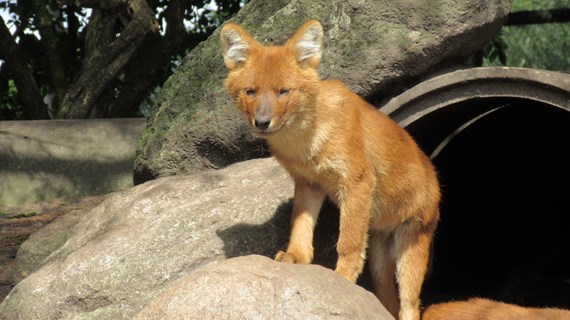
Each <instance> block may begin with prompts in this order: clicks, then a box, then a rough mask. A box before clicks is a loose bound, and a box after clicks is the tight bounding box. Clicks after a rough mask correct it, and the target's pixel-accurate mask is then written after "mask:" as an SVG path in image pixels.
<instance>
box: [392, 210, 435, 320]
mask: <svg viewBox="0 0 570 320" xmlns="http://www.w3.org/2000/svg"><path fill="white" fill-rule="evenodd" d="M436 225H437V218H435V219H434V220H433V221H431V222H424V221H418V220H410V221H407V222H405V223H404V224H403V225H401V226H399V227H398V228H396V230H395V231H394V249H395V253H396V279H397V281H398V288H399V293H400V313H399V319H400V320H419V319H420V291H421V289H422V284H423V282H424V278H425V275H426V271H427V266H428V262H429V254H430V245H431V240H432V237H433V233H434V231H435V227H436Z"/></svg>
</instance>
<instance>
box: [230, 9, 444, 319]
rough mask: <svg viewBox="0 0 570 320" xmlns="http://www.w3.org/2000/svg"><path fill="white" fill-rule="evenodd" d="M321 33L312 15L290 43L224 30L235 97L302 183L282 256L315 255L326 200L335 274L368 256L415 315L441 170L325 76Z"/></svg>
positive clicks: (346, 272) (388, 292) (381, 293)
mask: <svg viewBox="0 0 570 320" xmlns="http://www.w3.org/2000/svg"><path fill="white" fill-rule="evenodd" d="M322 38H323V30H322V27H321V25H320V23H319V22H318V21H314V20H313V21H309V22H307V23H305V24H304V25H303V26H301V28H300V29H299V30H298V31H297V32H296V33H295V34H294V35H293V36H292V37H291V39H289V41H288V42H287V43H286V44H285V45H284V46H263V45H261V44H259V43H258V42H256V41H255V40H254V39H253V38H252V37H251V36H250V35H249V34H248V33H247V32H246V31H245V30H244V29H242V28H241V27H240V26H238V25H235V24H227V25H225V26H224V28H223V29H222V32H221V40H222V48H223V52H224V62H225V64H226V66H227V68H228V70H229V74H228V78H227V80H226V85H227V88H228V90H229V92H230V93H231V96H232V98H233V101H234V103H235V105H236V106H237V107H238V108H239V109H240V110H241V111H242V112H243V114H244V115H245V117H246V119H247V121H248V123H249V124H250V125H251V127H252V130H253V132H254V133H255V134H257V135H259V136H261V137H263V138H264V139H266V140H267V143H268V144H269V146H270V148H271V151H272V153H273V155H274V156H275V157H276V159H277V160H278V161H279V162H280V163H281V164H282V165H283V167H285V169H287V171H288V172H289V173H290V175H291V177H292V178H293V180H294V182H295V200H294V206H293V213H292V217H291V226H292V228H291V237H290V240H289V245H288V248H287V250H286V251H285V252H279V253H277V255H276V258H275V259H276V260H278V261H285V262H290V263H310V262H311V261H312V258H313V230H314V226H315V223H316V221H317V217H318V214H319V210H320V208H321V204H322V202H323V199H324V198H325V196H328V197H330V199H332V200H333V201H334V202H335V203H336V204H337V205H338V206H339V208H340V235H339V239H338V245H337V251H338V254H339V258H338V262H337V266H336V272H338V273H339V274H341V275H342V276H344V277H345V278H346V279H348V280H349V281H352V282H355V281H356V279H357V278H358V276H359V275H360V273H361V272H362V268H363V265H364V260H365V257H366V255H367V253H368V259H369V260H370V265H371V272H372V279H373V283H374V289H375V293H376V295H377V296H378V298H379V299H380V300H381V301H382V303H383V304H384V305H385V306H386V308H388V310H389V311H390V312H391V313H392V314H393V315H394V316H396V317H399V318H400V319H402V320H412V319H413V320H418V319H419V306H420V301H419V295H420V290H421V286H422V283H423V280H424V276H425V273H426V267H427V264H428V257H429V247H430V243H431V239H432V236H433V233H434V230H435V228H436V225H437V222H438V219H439V210H438V205H439V200H440V191H439V184H438V180H437V177H436V173H435V170H434V168H433V166H432V164H431V162H430V160H429V159H428V158H427V157H426V156H425V155H424V153H423V152H422V151H421V150H420V149H419V148H418V146H417V145H416V143H415V142H414V141H413V139H412V138H411V137H410V135H409V134H408V133H407V132H406V131H404V130H403V129H402V128H400V127H399V126H398V125H397V124H396V123H395V122H394V121H392V120H391V119H390V118H389V117H387V116H386V115H384V114H382V113H380V112H379V111H378V110H377V109H376V108H374V107H373V106H371V105H370V104H368V103H367V102H365V101H364V100H363V99H361V98H360V97H359V96H358V95H356V94H355V93H353V92H351V91H350V90H349V89H348V88H347V87H346V86H344V85H343V84H342V83H341V82H340V81H334V80H319V78H318V75H317V71H316V67H317V65H318V64H319V62H320V57H321V42H322ZM396 280H397V282H396Z"/></svg>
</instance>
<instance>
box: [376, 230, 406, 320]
mask: <svg viewBox="0 0 570 320" xmlns="http://www.w3.org/2000/svg"><path fill="white" fill-rule="evenodd" d="M368 265H369V268H370V277H371V280H372V286H373V289H374V293H375V294H376V297H377V298H378V300H380V302H382V305H384V307H385V308H386V309H387V310H388V311H389V312H390V313H391V314H392V315H393V316H394V318H396V319H397V318H398V313H399V311H400V301H399V300H398V288H397V287H396V261H395V257H394V253H393V251H392V239H391V238H390V235H389V234H385V233H380V232H371V233H370V240H369V247H368Z"/></svg>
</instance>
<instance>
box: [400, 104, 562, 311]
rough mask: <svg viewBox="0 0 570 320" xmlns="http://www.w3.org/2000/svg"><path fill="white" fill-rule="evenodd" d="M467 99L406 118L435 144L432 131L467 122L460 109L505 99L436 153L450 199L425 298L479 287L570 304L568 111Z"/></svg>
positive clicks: (539, 302)
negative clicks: (419, 115)
mask: <svg viewBox="0 0 570 320" xmlns="http://www.w3.org/2000/svg"><path fill="white" fill-rule="evenodd" d="M461 104H462V105H458V106H456V107H457V108H454V107H448V108H444V109H441V110H440V111H435V112H433V113H431V114H429V115H427V116H425V117H423V118H422V119H419V120H417V121H416V122H414V123H412V124H410V125H409V126H408V127H407V128H406V129H407V130H408V131H409V132H410V133H411V134H412V136H414V138H415V139H416V141H417V142H418V144H420V146H421V147H422V148H423V149H424V151H426V153H427V154H431V153H432V151H433V150H434V149H435V148H436V147H437V145H438V144H439V142H441V135H439V138H438V139H439V140H437V141H435V140H433V137H434V135H433V134H430V132H431V131H433V130H435V131H437V130H440V131H441V130H442V129H441V128H449V127H450V126H452V127H455V128H458V127H460V126H461V124H463V123H465V122H466V121H465V119H464V118H465V117H464V115H463V114H462V113H461V111H460V110H469V109H471V110H474V109H476V108H477V106H482V107H481V110H491V109H493V108H495V107H499V106H500V107H501V108H498V109H497V110H495V111H493V112H490V113H488V114H487V115H486V116H484V117H481V118H479V119H478V120H477V121H475V122H473V123H472V124H471V125H469V126H468V127H466V128H464V129H463V130H462V131H461V132H460V133H458V134H457V135H456V136H455V137H454V138H453V139H452V140H450V141H449V143H448V144H447V145H445V147H444V148H443V149H441V152H440V153H439V154H438V155H437V157H435V158H434V159H433V161H434V164H435V166H436V167H437V170H438V174H439V177H440V182H441V185H442V192H443V201H442V204H441V220H440V224H439V227H438V230H437V232H436V238H435V240H434V247H433V249H434V250H433V254H432V257H433V261H432V270H431V273H430V275H429V278H427V280H426V283H425V286H424V290H423V297H422V300H423V304H424V305H429V304H431V303H434V302H440V301H449V300H451V299H453V300H461V299H467V298H470V297H475V296H478V297H485V298H491V299H496V300H500V301H504V302H508V303H516V304H519V305H523V306H536V307H546V306H555V307H562V308H567V309H570V112H568V111H566V110H563V109H560V108H557V107H554V106H551V105H546V104H543V103H540V102H536V101H530V100H523V99H513V98H511V99H508V98H501V99H478V100H473V101H468V102H462V103H461ZM454 110H455V111H454ZM470 116H473V114H472V115H470ZM457 119H459V120H457ZM446 130H447V131H449V130H448V129H446ZM435 136H438V135H435ZM430 137H431V139H432V140H430Z"/></svg>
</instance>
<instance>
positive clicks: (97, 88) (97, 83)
mask: <svg viewBox="0 0 570 320" xmlns="http://www.w3.org/2000/svg"><path fill="white" fill-rule="evenodd" d="M128 11H129V12H131V13H132V18H131V20H130V21H129V22H128V24H127V25H126V26H125V28H124V29H123V31H122V32H121V34H120V36H119V37H118V38H116V39H115V40H114V41H112V42H111V43H110V44H109V45H107V46H104V47H103V48H102V49H99V50H97V52H96V53H95V54H94V55H93V58H92V59H89V63H88V64H86V65H85V66H84V67H83V68H82V72H81V75H80V76H79V78H78V79H77V81H76V82H75V83H74V84H73V86H72V87H70V89H69V90H68V92H67V95H66V96H65V98H64V101H63V103H62V107H61V111H60V115H58V116H59V117H63V118H85V117H87V116H89V114H90V112H91V111H92V109H93V106H94V104H95V103H96V101H97V99H98V97H99V95H100V94H101V93H102V92H103V91H104V90H105V89H106V88H107V86H108V85H109V83H110V82H111V81H112V80H113V79H114V78H115V77H116V76H117V74H118V73H119V72H120V71H121V70H122V68H123V67H124V66H125V65H126V64H127V63H128V61H129V60H130V59H131V57H132V56H133V54H134V53H135V52H136V51H137V49H138V47H139V46H140V44H141V42H142V41H143V39H144V37H145V35H146V34H147V33H149V32H156V31H157V29H158V23H157V21H156V20H155V18H154V12H153V11H152V10H151V9H150V8H149V7H148V5H147V4H146V2H145V1H144V0H129V1H128ZM94 14H95V12H94ZM90 23H91V21H90Z"/></svg>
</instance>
